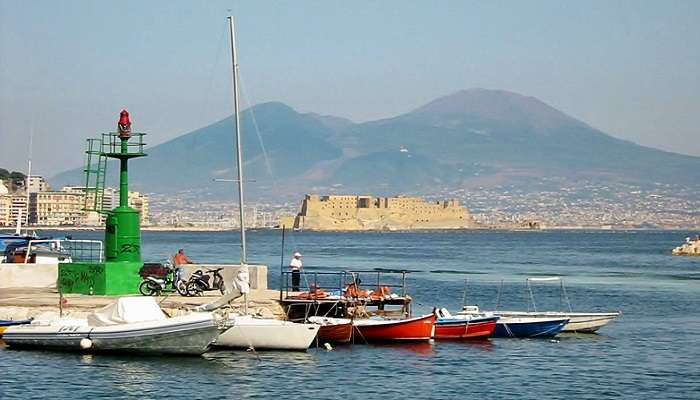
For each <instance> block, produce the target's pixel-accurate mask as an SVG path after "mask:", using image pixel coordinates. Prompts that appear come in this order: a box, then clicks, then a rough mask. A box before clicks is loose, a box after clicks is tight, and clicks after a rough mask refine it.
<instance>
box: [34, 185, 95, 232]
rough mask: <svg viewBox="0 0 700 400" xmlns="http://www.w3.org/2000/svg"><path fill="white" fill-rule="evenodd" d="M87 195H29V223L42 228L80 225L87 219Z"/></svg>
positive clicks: (42, 193) (53, 193) (41, 193)
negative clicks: (85, 208)
mask: <svg viewBox="0 0 700 400" xmlns="http://www.w3.org/2000/svg"><path fill="white" fill-rule="evenodd" d="M84 200H85V195H84V194H83V193H77V192H64V191H47V192H35V193H30V194H29V223H30V224H34V225H42V226H54V225H80V224H81V223H82V221H83V219H84V217H85V212H84V211H83V207H84V205H85V201H84Z"/></svg>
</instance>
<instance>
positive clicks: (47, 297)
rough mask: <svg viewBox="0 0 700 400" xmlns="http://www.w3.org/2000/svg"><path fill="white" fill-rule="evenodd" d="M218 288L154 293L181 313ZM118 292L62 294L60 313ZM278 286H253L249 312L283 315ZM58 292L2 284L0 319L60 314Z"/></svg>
mask: <svg viewBox="0 0 700 400" xmlns="http://www.w3.org/2000/svg"><path fill="white" fill-rule="evenodd" d="M219 296H220V294H219V292H216V291H211V292H206V293H205V295H204V296H198V297H182V296H180V295H179V294H177V293H176V292H174V293H170V294H169V295H167V296H160V297H156V300H157V301H158V303H159V304H160V306H161V308H163V311H165V312H166V313H167V314H168V315H170V316H175V315H180V314H184V313H186V312H188V311H187V309H188V308H189V307H194V306H198V305H201V304H205V303H209V302H211V301H214V300H215V299H216V298H218V297H219ZM116 297H117V296H89V295H81V294H67V295H64V296H63V299H64V302H63V307H62V308H63V315H64V316H69V317H74V318H84V317H86V316H87V315H88V314H89V313H91V312H92V311H94V310H96V309H98V308H100V307H104V306H106V305H107V304H110V303H111V302H113V301H114V299H115V298H116ZM278 299H279V292H278V291H277V290H268V289H256V290H251V293H250V294H249V310H250V312H251V313H254V314H260V315H263V316H268V317H275V318H280V319H281V318H284V310H283V309H282V306H281V305H280V303H279V301H278ZM232 308H233V310H234V311H240V310H242V308H243V298H238V299H236V300H235V301H234V302H233V304H232ZM59 311H60V310H59V294H58V292H57V291H56V289H55V288H53V289H52V288H3V289H0V319H25V318H30V317H33V318H37V317H39V318H50V317H51V316H58V314H59Z"/></svg>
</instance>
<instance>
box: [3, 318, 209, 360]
mask: <svg viewBox="0 0 700 400" xmlns="http://www.w3.org/2000/svg"><path fill="white" fill-rule="evenodd" d="M218 335H219V328H218V327H217V326H216V325H215V323H214V321H213V320H212V319H211V316H208V317H203V316H192V315H186V316H181V317H174V318H169V319H167V320H165V321H149V322H138V323H130V324H119V325H110V326H101V327H92V326H88V325H38V324H37V325H34V324H32V325H20V326H14V327H10V328H8V329H7V330H6V331H5V332H4V334H3V341H4V342H5V343H6V344H7V345H8V346H9V347H10V348H41V349H51V350H64V351H76V352H119V353H138V354H180V355H199V354H202V353H204V352H206V351H207V350H208V349H209V346H210V344H211V343H212V342H213V341H214V340H215V339H216V338H217V336H218ZM84 339H88V340H89V341H87V343H89V344H90V347H89V348H83V346H81V344H82V345H85V343H86V342H85V341H84Z"/></svg>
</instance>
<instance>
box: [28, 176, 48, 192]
mask: <svg viewBox="0 0 700 400" xmlns="http://www.w3.org/2000/svg"><path fill="white" fill-rule="evenodd" d="M49 190H51V189H50V188H49V184H48V183H47V182H46V180H45V179H44V177H43V176H39V175H32V176H27V193H37V192H46V191H49Z"/></svg>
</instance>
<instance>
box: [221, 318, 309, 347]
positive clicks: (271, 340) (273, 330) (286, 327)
mask: <svg viewBox="0 0 700 400" xmlns="http://www.w3.org/2000/svg"><path fill="white" fill-rule="evenodd" d="M228 323H229V324H231V327H230V328H229V329H228V330H226V331H225V332H224V333H222V334H221V335H219V338H218V339H216V342H214V346H222V347H231V348H237V349H255V350H297V351H306V350H307V349H308V348H309V346H311V343H313V341H314V339H315V338H316V334H317V333H318V330H319V328H320V327H321V326H320V325H317V324H297V323H294V322H291V321H281V320H277V319H271V318H260V317H256V316H252V315H242V316H235V317H230V318H229V320H228Z"/></svg>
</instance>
